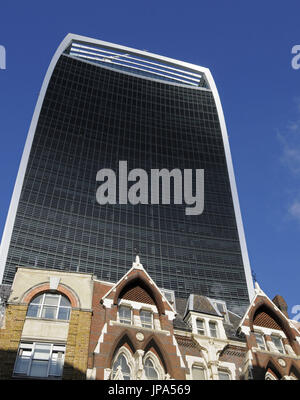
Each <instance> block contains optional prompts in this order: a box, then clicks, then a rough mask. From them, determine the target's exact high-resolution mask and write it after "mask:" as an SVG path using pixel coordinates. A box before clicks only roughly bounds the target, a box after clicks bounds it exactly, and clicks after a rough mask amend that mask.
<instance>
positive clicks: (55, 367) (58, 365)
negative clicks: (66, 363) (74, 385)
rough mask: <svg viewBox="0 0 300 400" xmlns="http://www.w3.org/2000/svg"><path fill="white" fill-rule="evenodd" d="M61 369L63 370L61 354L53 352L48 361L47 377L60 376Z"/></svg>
mask: <svg viewBox="0 0 300 400" xmlns="http://www.w3.org/2000/svg"><path fill="white" fill-rule="evenodd" d="M62 369H63V353H62V352H55V353H53V354H52V357H51V360H50V369H49V375H52V376H61V375H62Z"/></svg>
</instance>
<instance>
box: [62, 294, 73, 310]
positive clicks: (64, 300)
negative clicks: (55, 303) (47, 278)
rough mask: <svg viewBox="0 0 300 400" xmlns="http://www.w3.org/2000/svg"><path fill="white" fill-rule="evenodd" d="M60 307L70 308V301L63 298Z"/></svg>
mask: <svg viewBox="0 0 300 400" xmlns="http://www.w3.org/2000/svg"><path fill="white" fill-rule="evenodd" d="M60 306H63V307H70V306H71V303H70V302H69V300H68V299H67V298H66V297H65V296H61V300H60Z"/></svg>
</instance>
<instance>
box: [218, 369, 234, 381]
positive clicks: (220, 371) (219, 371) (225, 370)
mask: <svg viewBox="0 0 300 400" xmlns="http://www.w3.org/2000/svg"><path fill="white" fill-rule="evenodd" d="M220 374H226V375H227V376H228V379H220ZM218 377H219V381H223V380H224V381H225V380H226V381H227V380H228V381H231V373H230V372H229V371H228V370H227V369H223V368H219V369H218Z"/></svg>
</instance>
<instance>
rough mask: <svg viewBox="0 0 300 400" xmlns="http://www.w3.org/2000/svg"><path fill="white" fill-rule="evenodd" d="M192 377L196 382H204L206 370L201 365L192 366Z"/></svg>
mask: <svg viewBox="0 0 300 400" xmlns="http://www.w3.org/2000/svg"><path fill="white" fill-rule="evenodd" d="M192 376H193V380H195V381H203V380H205V373H204V368H203V367H200V366H199V365H193V366H192Z"/></svg>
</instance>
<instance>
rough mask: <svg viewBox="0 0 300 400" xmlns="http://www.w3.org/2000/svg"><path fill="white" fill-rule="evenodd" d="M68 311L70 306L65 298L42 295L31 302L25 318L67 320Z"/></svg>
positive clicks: (54, 295)
mask: <svg viewBox="0 0 300 400" xmlns="http://www.w3.org/2000/svg"><path fill="white" fill-rule="evenodd" d="M70 311H71V304H70V302H69V300H68V299H67V298H66V297H65V296H62V295H60V294H52V293H44V294H41V295H39V296H37V297H35V298H34V299H33V300H32V301H31V303H30V304H29V306H28V310H27V317H36V318H49V319H60V320H69V319H70Z"/></svg>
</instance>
